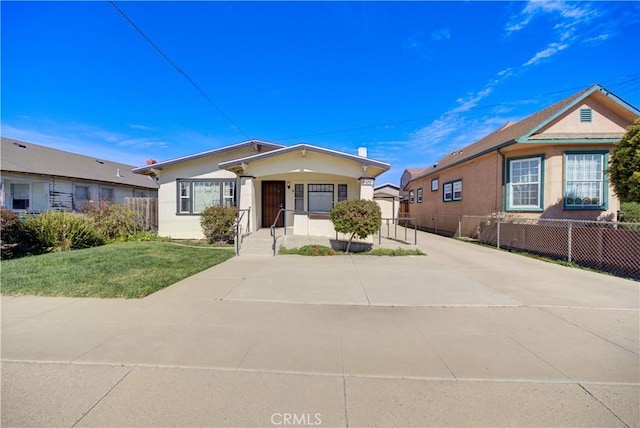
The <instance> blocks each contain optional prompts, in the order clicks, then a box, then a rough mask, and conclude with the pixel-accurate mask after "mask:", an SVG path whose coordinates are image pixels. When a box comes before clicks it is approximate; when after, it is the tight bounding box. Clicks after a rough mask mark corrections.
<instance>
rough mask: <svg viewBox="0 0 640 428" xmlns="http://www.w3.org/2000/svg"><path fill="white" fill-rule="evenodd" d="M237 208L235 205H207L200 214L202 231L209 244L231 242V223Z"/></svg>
mask: <svg viewBox="0 0 640 428" xmlns="http://www.w3.org/2000/svg"><path fill="white" fill-rule="evenodd" d="M237 215H238V210H237V209H236V208H235V207H222V206H218V207H208V208H205V210H204V211H202V214H201V215H200V225H201V226H202V232H203V233H204V236H206V238H207V240H208V241H209V243H211V244H215V243H223V242H231V241H232V240H233V224H234V223H235V221H236V217H237Z"/></svg>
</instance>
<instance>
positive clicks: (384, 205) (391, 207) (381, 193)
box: [373, 183, 400, 224]
mask: <svg viewBox="0 0 640 428" xmlns="http://www.w3.org/2000/svg"><path fill="white" fill-rule="evenodd" d="M373 200H374V201H376V202H377V203H378V205H380V209H381V210H382V218H383V220H382V224H385V223H386V220H384V219H396V218H398V213H399V211H400V187H399V186H397V185H395V184H391V183H385V184H381V185H379V186H376V187H375V188H374V189H373ZM389 222H391V220H390V221H389Z"/></svg>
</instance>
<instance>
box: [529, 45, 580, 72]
mask: <svg viewBox="0 0 640 428" xmlns="http://www.w3.org/2000/svg"><path fill="white" fill-rule="evenodd" d="M568 47H569V45H568V44H566V43H563V44H561V43H551V44H550V45H549V46H547V48H546V49H543V50H541V51H540V52H538V53H536V54H535V55H534V56H533V57H532V58H531V59H530V60H529V61H527V62H525V63H524V64H522V65H523V67H528V66H530V65H535V64H537V63H538V62H540V60H542V59H544V58H549V57H551V56H553V55H555V54H557V53H558V52H560V51H563V50H565V49H566V48H568Z"/></svg>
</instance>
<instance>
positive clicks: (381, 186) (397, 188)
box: [373, 183, 400, 190]
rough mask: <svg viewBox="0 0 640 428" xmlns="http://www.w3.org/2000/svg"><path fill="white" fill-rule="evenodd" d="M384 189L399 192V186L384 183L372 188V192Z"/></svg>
mask: <svg viewBox="0 0 640 428" xmlns="http://www.w3.org/2000/svg"><path fill="white" fill-rule="evenodd" d="M384 187H392V188H394V189H396V190H400V186H398V185H397V184H393V183H384V184H380V185H379V186H376V187H374V188H373V190H380V189H382V188H384Z"/></svg>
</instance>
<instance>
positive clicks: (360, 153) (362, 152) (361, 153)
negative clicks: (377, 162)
mask: <svg viewBox="0 0 640 428" xmlns="http://www.w3.org/2000/svg"><path fill="white" fill-rule="evenodd" d="M358 156H360V157H361V158H366V157H367V148H366V147H358Z"/></svg>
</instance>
